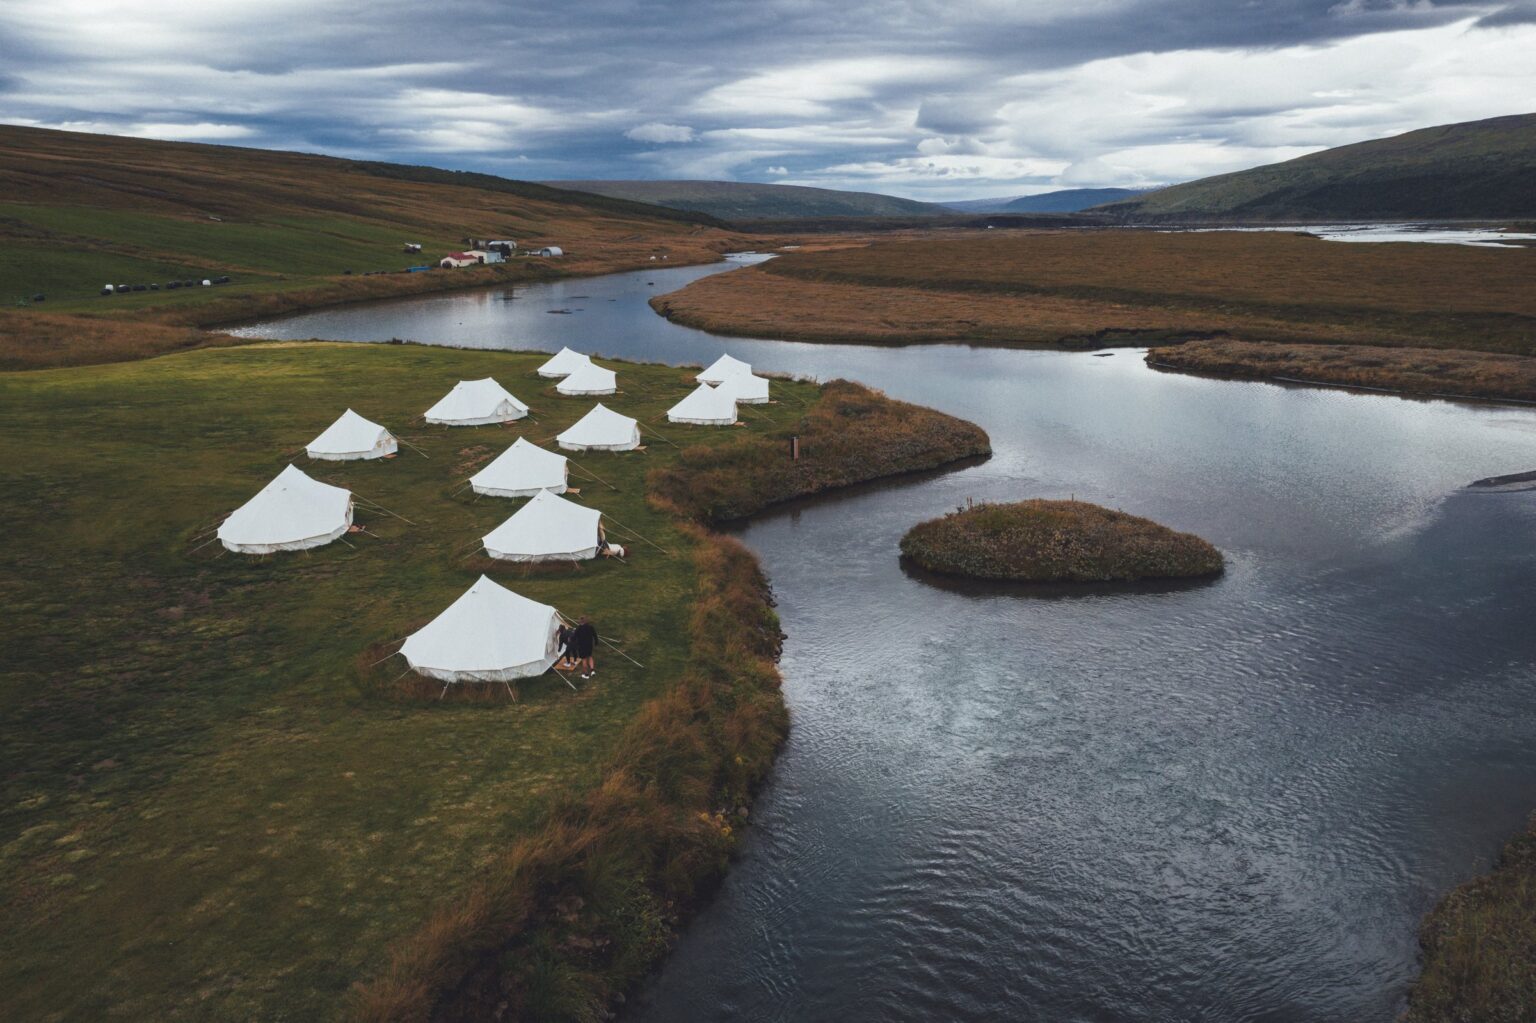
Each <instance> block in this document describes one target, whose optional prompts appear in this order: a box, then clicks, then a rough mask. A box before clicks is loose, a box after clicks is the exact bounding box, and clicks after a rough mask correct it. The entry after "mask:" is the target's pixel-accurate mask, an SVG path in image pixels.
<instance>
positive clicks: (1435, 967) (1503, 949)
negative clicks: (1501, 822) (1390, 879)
mask: <svg viewBox="0 0 1536 1023" xmlns="http://www.w3.org/2000/svg"><path fill="white" fill-rule="evenodd" d="M1419 942H1420V944H1421V945H1422V946H1423V950H1424V970H1423V973H1422V974H1421V975H1420V977H1419V980H1418V982H1417V983H1416V984H1415V985H1414V987H1413V990H1412V992H1411V993H1410V995H1409V1007H1408V1011H1407V1013H1406V1014H1404V1016H1403V1021H1402V1023H1531V1021H1532V1020H1536V816H1533V817H1532V818H1531V820H1530V822H1529V823H1528V825H1527V827H1526V830H1525V831H1524V832H1523V833H1522V834H1520V835H1518V836H1516V837H1515V838H1514V839H1512V840H1511V841H1510V843H1509V844H1508V845H1507V846H1505V847H1504V851H1503V853H1502V854H1501V855H1500V857H1499V862H1498V865H1497V866H1496V867H1495V868H1494V870H1493V872H1492V873H1490V874H1488V875H1486V876H1485V877H1480V878H1477V879H1475V880H1472V881H1468V882H1467V883H1466V884H1464V885H1462V886H1461V887H1459V888H1457V889H1456V890H1455V891H1453V892H1451V894H1449V895H1447V896H1446V897H1445V899H1444V900H1442V901H1441V902H1440V904H1439V905H1438V906H1436V907H1435V908H1434V910H1433V911H1432V912H1431V913H1430V914H1429V916H1428V917H1426V918H1425V920H1424V925H1423V927H1422V928H1421V929H1420V932H1419Z"/></svg>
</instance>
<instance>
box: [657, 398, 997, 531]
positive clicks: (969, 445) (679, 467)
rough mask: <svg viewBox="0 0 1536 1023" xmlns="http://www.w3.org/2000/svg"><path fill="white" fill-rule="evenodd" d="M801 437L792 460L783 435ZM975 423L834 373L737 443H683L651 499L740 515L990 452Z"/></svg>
mask: <svg viewBox="0 0 1536 1023" xmlns="http://www.w3.org/2000/svg"><path fill="white" fill-rule="evenodd" d="M792 434H794V435H798V436H799V437H800V451H801V457H800V460H799V461H791V460H790V457H789V449H788V444H789V437H790V436H791V435H792ZM991 450H992V446H991V441H990V440H989V439H988V438H987V435H986V432H985V431H984V430H982V429H981V428H980V427H979V426H976V425H975V424H974V423H968V422H966V421H965V420H963V419H956V418H955V417H953V416H947V415H945V414H944V413H942V412H936V411H934V410H933V409H928V408H923V407H921V406H918V405H910V404H907V403H906V402H901V401H895V400H893V399H891V398H887V397H886V396H885V395H883V394H881V393H880V392H879V391H875V390H872V389H870V388H868V387H865V386H863V385H862V384H855V383H852V382H850V381H847V380H834V381H832V382H831V383H828V384H827V385H826V386H825V388H824V389H823V394H822V398H821V400H820V401H819V402H817V404H816V405H815V407H814V408H812V409H811V410H809V411H808V412H807V414H806V415H805V417H804V418H803V419H802V420H801V421H800V423H799V424H798V425H796V426H795V427H793V428H791V429H789V430H780V431H778V432H776V433H775V434H772V435H766V436H761V435H754V436H750V437H743V438H742V439H741V440H739V441H737V442H736V443H734V444H729V445H716V446H714V447H704V446H702V445H701V446H697V447H691V448H687V449H685V450H684V451H683V452H682V455H681V457H679V458H678V459H677V460H676V461H675V462H673V463H672V464H671V465H669V466H666V467H664V468H660V469H655V470H652V472H651V473H650V475H649V476H648V477H647V478H646V486H647V489H648V491H649V492H650V495H651V499H652V501H653V502H655V503H659V504H661V505H663V506H665V507H668V508H670V509H672V510H674V511H677V512H678V513H680V514H683V515H685V516H687V517H689V518H693V519H696V520H698V521H701V522H725V521H730V520H732V519H739V518H744V517H746V516H748V515H751V514H753V513H755V512H758V511H761V510H762V509H764V508H766V507H768V506H769V505H772V504H777V503H779V502H782V501H788V500H792V499H794V498H797V497H805V496H808V495H811V494H819V493H821V492H823V491H826V490H831V489H833V488H834V487H844V486H849V485H851V484H854V483H863V482H865V481H868V480H873V479H881V478H885V477H889V476H895V475H898V474H901V473H907V472H919V471H922V470H924V469H933V468H937V467H938V466H941V465H945V464H948V463H950V462H954V461H957V460H959V459H963V458H970V457H974V456H979V455H986V454H990V453H991Z"/></svg>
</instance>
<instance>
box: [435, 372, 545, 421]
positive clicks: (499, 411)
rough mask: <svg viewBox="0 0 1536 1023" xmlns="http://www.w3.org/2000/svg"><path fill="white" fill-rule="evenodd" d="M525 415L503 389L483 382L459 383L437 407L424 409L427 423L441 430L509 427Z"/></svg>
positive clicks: (521, 406) (487, 380) (523, 408)
mask: <svg viewBox="0 0 1536 1023" xmlns="http://www.w3.org/2000/svg"><path fill="white" fill-rule="evenodd" d="M527 414H528V406H527V405H524V404H523V403H522V402H520V401H518V400H517V399H516V398H514V397H512V395H511V393H510V392H509V391H508V390H507V389H506V388H505V387H503V386H501V385H500V384H498V383H497V382H496V381H494V380H492V379H491V378H490V377H486V378H485V379H484V380H460V381H459V382H458V383H456V384H454V385H453V390H451V391H449V392H448V393H447V394H445V395H444V396H443V399H442V400H441V401H439V402H438V403H437V404H436V405H433V406H432V407H431V408H429V409H427V414H426V419H427V422H429V423H437V424H439V425H442V426H483V425H485V424H487V423H510V422H511V421H512V420H514V419H521V418H523V417H524V416H526V415H527Z"/></svg>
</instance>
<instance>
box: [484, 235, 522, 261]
mask: <svg viewBox="0 0 1536 1023" xmlns="http://www.w3.org/2000/svg"><path fill="white" fill-rule="evenodd" d="M482 248H484V249H485V250H486V251H487V252H499V253H501V254H502V255H503V256H505V257H507V258H508V259H510V258H511V257H512V255H513V253H515V252H516V251H517V242H515V241H513V240H512V239H511V238H499V239H496V240H495V241H489V242H486V243H485V245H484V246H482Z"/></svg>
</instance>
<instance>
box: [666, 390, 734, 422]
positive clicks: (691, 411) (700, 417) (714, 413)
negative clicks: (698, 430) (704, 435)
mask: <svg viewBox="0 0 1536 1023" xmlns="http://www.w3.org/2000/svg"><path fill="white" fill-rule="evenodd" d="M667 419H668V420H669V421H671V422H674V423H687V424H688V425H689V426H730V425H732V424H733V423H735V422H736V399H735V398H733V397H731V395H730V393H729V392H728V391H725V390H716V389H715V388H713V387H711V386H709V385H708V384H700V385H699V386H698V387H696V388H694V390H693V392H692V393H691V394H689V395H688V397H686V398H684V399H683V400H682V401H680V402H678V403H677V404H676V405H673V406H672V407H671V408H670V409H668V410H667Z"/></svg>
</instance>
